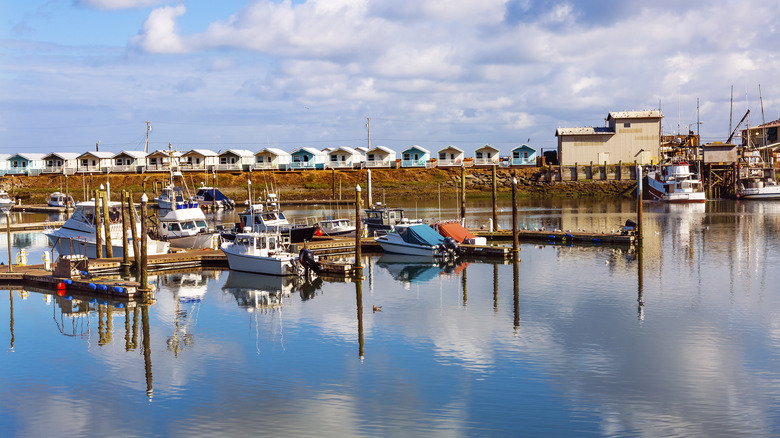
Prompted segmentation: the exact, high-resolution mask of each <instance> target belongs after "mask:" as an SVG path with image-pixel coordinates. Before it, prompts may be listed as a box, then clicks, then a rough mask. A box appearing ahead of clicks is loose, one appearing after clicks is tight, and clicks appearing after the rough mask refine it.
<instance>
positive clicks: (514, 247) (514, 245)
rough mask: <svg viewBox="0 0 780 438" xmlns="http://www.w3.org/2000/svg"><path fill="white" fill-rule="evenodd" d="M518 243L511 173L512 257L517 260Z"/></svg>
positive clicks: (515, 187)
mask: <svg viewBox="0 0 780 438" xmlns="http://www.w3.org/2000/svg"><path fill="white" fill-rule="evenodd" d="M519 248H520V243H519V241H518V235H517V177H516V176H515V174H514V172H513V173H512V255H513V256H514V259H515V260H517V253H518V251H520V249H519Z"/></svg>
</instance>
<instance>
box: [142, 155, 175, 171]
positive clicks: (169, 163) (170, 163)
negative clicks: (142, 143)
mask: <svg viewBox="0 0 780 438" xmlns="http://www.w3.org/2000/svg"><path fill="white" fill-rule="evenodd" d="M171 155H173V159H171ZM181 156H182V153H181V152H179V151H167V150H164V149H158V150H156V151H154V152H151V153H149V155H147V156H146V170H147V171H149V172H159V171H163V172H168V171H170V170H171V168H173V169H178V167H179V160H180V159H181Z"/></svg>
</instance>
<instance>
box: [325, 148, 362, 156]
mask: <svg viewBox="0 0 780 438" xmlns="http://www.w3.org/2000/svg"><path fill="white" fill-rule="evenodd" d="M337 151H344V152H346V153H348V154H350V155H359V154H360V152H358V151H356V150H354V149H352V148H351V147H349V146H339V147H337V148H336V149H332V150H331V151H330V152H329V153H331V154H332V153H333V152H337Z"/></svg>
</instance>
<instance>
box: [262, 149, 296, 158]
mask: <svg viewBox="0 0 780 438" xmlns="http://www.w3.org/2000/svg"><path fill="white" fill-rule="evenodd" d="M263 152H268V153H269V154H271V155H276V156H277V157H282V156H289V155H290V154H289V153H287V152H285V151H283V150H281V149H279V148H265V149H263V150H261V151H260V152H258V153H256V154H255V155H260V154H262V153H263Z"/></svg>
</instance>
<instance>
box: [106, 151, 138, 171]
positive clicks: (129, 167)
mask: <svg viewBox="0 0 780 438" xmlns="http://www.w3.org/2000/svg"><path fill="white" fill-rule="evenodd" d="M146 155H147V153H146V152H144V151H122V152H119V153H117V154H116V155H114V156H113V157H112V158H111V160H112V165H111V168H110V171H111V172H137V173H143V172H144V170H146Z"/></svg>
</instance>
